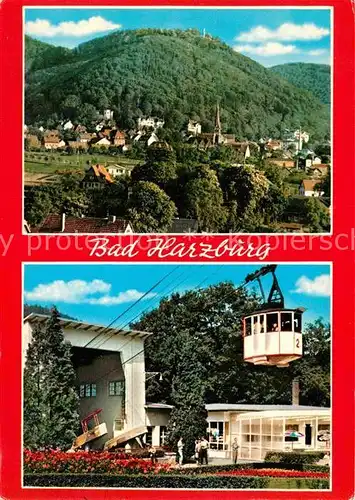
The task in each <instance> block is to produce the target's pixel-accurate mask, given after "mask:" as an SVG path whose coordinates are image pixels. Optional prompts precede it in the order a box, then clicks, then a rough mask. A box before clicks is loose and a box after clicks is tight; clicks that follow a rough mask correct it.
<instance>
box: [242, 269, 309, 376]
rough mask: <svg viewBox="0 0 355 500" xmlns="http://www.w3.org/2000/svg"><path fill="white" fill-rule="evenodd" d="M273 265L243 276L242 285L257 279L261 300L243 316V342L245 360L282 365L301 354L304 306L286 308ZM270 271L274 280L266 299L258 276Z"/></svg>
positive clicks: (257, 363) (260, 363) (287, 364)
mask: <svg viewBox="0 0 355 500" xmlns="http://www.w3.org/2000/svg"><path fill="white" fill-rule="evenodd" d="M276 267H277V266H276V265H268V266H264V267H262V268H261V269H259V271H256V272H255V273H253V274H249V275H248V276H247V277H246V278H245V282H244V284H245V285H246V284H248V283H250V282H252V281H255V280H257V281H258V283H259V287H260V291H261V295H262V298H263V304H262V305H261V306H260V309H258V310H257V311H255V312H253V313H251V314H248V315H246V316H244V317H243V344H244V361H246V362H248V363H253V364H254V365H269V366H277V367H280V368H281V367H287V366H289V363H290V362H291V361H294V360H295V359H299V358H301V357H302V314H303V313H304V311H305V309H304V308H302V307H299V308H297V309H287V308H285V306H284V297H283V294H282V291H281V288H280V286H279V283H278V281H277V277H276V274H275V270H276ZM269 273H271V274H272V279H273V281H272V286H271V289H270V293H269V295H268V298H267V300H266V297H265V293H264V290H263V287H262V283H261V280H260V278H261V277H262V276H265V275H266V274H269Z"/></svg>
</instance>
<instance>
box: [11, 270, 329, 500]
mask: <svg viewBox="0 0 355 500" xmlns="http://www.w3.org/2000/svg"><path fill="white" fill-rule="evenodd" d="M174 264H178V265H183V266H192V265H205V266H209V265H214V266H216V265H220V266H246V265H248V266H249V265H255V266H260V262H258V261H256V262H255V261H252V262H242V263H236V262H219V263H215V264H212V263H210V262H208V263H207V262H178V261H175V262H160V263H155V262H144V261H143V262H134V263H133V262H132V263H129V264H127V263H125V262H85V261H82V262H71V261H66V262H48V261H46V262H31V261H23V262H21V289H22V294H21V326H20V328H21V460H20V465H21V488H22V489H24V490H27V489H28V490H35V489H42V490H67V489H70V490H84V489H85V490H86V489H87V490H98V491H99V490H104V491H131V490H133V491H135V490H137V491H222V492H231V491H239V492H242V491H262V492H263V493H265V492H274V491H284V492H286V491H292V492H314V495H316V492H317V491H319V492H329V493H330V492H332V491H333V293H334V289H333V262H332V261H322V262H318V261H317V262H289V261H286V262H271V261H270V262H268V263H267V264H277V265H278V266H282V265H292V266H303V265H308V266H325V265H328V266H329V272H330V281H331V293H330V297H329V323H330V331H331V336H330V338H331V344H332V345H331V350H330V366H331V369H330V414H331V421H330V425H331V434H332V439H331V443H330V458H331V462H330V467H329V489H317V490H315V489H285V488H281V489H269V488H259V489H251V488H239V489H232V488H223V489H212V488H196V489H195V488H185V489H184V488H115V487H112V488H110V487H98V488H95V487H94V486H89V487H86V486H82V487H68V486H24V484H23V480H24V473H23V367H24V359H23V356H22V328H23V319H24V318H23V307H24V285H25V280H24V278H25V266H28V265H31V266H53V265H55V266H68V265H71V266H76V265H78V266H97V265H99V266H104V265H106V266H107V265H115V266H131V265H134V266H135V265H138V266H139V265H151V266H161V265H166V266H169V265H170V266H174ZM68 498H69V497H68ZM285 498H286V497H285Z"/></svg>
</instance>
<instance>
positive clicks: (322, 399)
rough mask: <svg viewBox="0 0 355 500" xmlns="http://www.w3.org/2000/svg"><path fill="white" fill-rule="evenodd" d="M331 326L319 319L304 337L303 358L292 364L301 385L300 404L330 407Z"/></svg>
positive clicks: (306, 331) (306, 330) (308, 328)
mask: <svg viewBox="0 0 355 500" xmlns="http://www.w3.org/2000/svg"><path fill="white" fill-rule="evenodd" d="M330 352H331V341H330V325H329V324H326V323H324V322H323V321H322V320H321V319H317V320H316V321H315V322H314V323H312V324H310V325H307V327H306V328H305V330H304V335H303V353H304V355H303V357H302V358H301V359H300V360H298V361H297V362H295V363H293V364H292V371H293V373H294V376H295V377H299V379H300V384H301V398H300V404H307V405H313V406H328V407H329V406H330Z"/></svg>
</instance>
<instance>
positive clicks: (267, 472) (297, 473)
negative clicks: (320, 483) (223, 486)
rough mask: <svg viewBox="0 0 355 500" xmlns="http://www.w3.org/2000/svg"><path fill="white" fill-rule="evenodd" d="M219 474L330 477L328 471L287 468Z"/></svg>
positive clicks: (222, 473)
mask: <svg viewBox="0 0 355 500" xmlns="http://www.w3.org/2000/svg"><path fill="white" fill-rule="evenodd" d="M216 475H217V476H263V477H300V478H312V479H328V478H329V473H328V472H313V471H301V470H287V469H236V470H232V471H226V472H217V473H216Z"/></svg>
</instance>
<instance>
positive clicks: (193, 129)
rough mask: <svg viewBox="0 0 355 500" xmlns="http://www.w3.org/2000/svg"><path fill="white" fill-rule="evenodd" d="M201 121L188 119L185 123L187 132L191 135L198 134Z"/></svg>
mask: <svg viewBox="0 0 355 500" xmlns="http://www.w3.org/2000/svg"><path fill="white" fill-rule="evenodd" d="M201 130H202V128H201V123H199V122H196V121H193V120H189V123H188V124H187V132H188V133H189V134H192V135H200V134H201Z"/></svg>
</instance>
